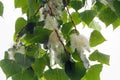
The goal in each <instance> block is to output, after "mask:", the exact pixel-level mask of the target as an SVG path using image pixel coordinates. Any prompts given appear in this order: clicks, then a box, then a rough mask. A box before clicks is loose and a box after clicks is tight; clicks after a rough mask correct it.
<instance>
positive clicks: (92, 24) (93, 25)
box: [89, 20, 101, 31]
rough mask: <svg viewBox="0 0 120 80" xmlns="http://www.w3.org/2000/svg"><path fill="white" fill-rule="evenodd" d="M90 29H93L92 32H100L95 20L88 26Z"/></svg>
mask: <svg viewBox="0 0 120 80" xmlns="http://www.w3.org/2000/svg"><path fill="white" fill-rule="evenodd" d="M89 27H90V28H93V29H94V30H98V31H100V30H101V26H100V24H99V23H98V22H96V21H95V20H93V21H92V22H91V23H90V25H89Z"/></svg>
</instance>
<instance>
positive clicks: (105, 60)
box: [89, 50, 110, 65]
mask: <svg viewBox="0 0 120 80" xmlns="http://www.w3.org/2000/svg"><path fill="white" fill-rule="evenodd" d="M89 59H90V60H92V61H98V62H100V63H102V64H107V65H109V60H110V56H109V55H106V54H103V53H100V52H99V51H98V50H96V51H94V52H93V53H92V54H91V55H90V56H89Z"/></svg>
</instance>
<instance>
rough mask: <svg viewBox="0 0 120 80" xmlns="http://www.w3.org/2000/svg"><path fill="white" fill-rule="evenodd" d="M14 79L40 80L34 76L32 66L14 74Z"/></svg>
mask: <svg viewBox="0 0 120 80" xmlns="http://www.w3.org/2000/svg"><path fill="white" fill-rule="evenodd" d="M12 80H38V79H37V78H36V77H35V76H34V72H33V70H32V68H28V69H26V70H22V71H21V72H19V73H17V74H15V75H13V76H12Z"/></svg>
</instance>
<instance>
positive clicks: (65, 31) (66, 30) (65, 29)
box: [61, 22, 73, 35]
mask: <svg viewBox="0 0 120 80" xmlns="http://www.w3.org/2000/svg"><path fill="white" fill-rule="evenodd" d="M72 27H73V26H72V23H71V22H68V23H65V24H63V26H62V29H61V31H62V33H63V34H65V35H68V34H69V32H70V31H71V29H72Z"/></svg>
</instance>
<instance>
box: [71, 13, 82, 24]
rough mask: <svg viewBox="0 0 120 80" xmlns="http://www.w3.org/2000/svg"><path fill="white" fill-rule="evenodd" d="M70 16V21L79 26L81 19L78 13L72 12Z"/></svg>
mask: <svg viewBox="0 0 120 80" xmlns="http://www.w3.org/2000/svg"><path fill="white" fill-rule="evenodd" d="M71 16H72V20H73V21H74V23H75V25H77V24H79V23H80V22H81V19H80V17H79V13H78V12H73V13H72V14H71Z"/></svg>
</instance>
